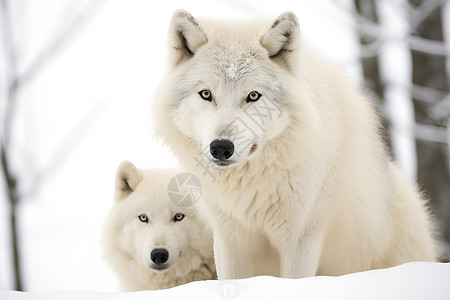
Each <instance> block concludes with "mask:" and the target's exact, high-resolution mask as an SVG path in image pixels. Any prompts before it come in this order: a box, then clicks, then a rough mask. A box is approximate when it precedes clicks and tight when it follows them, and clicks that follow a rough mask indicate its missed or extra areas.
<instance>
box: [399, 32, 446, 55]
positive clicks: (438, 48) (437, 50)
mask: <svg viewBox="0 0 450 300" xmlns="http://www.w3.org/2000/svg"><path fill="white" fill-rule="evenodd" d="M408 42H409V46H410V48H411V49H412V50H415V51H419V52H423V53H428V54H433V55H442V56H446V55H450V53H449V51H448V49H447V48H446V46H445V44H444V43H443V42H441V41H433V40H429V39H424V38H421V37H418V36H409V37H408Z"/></svg>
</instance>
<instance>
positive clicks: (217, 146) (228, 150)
mask: <svg viewBox="0 0 450 300" xmlns="http://www.w3.org/2000/svg"><path fill="white" fill-rule="evenodd" d="M209 152H210V153H211V155H212V157H214V158H215V159H221V160H225V159H229V158H230V157H231V156H232V155H233V152H234V145H233V143H232V142H231V141H229V140H223V139H218V140H214V141H213V142H212V143H211V145H209Z"/></svg>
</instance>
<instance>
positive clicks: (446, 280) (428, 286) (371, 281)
mask: <svg viewBox="0 0 450 300" xmlns="http://www.w3.org/2000/svg"><path fill="white" fill-rule="evenodd" d="M0 299H5V300H6V299H8V300H9V299H33V300H34V299H45V300H53V299H55V300H56V299H58V300H59V299H69V300H71V299H74V300H75V299H77V300H78V299H83V300H90V299H92V300H109V299H127V300H137V299H143V300H144V299H145V300H148V299H158V300H164V299H183V300H187V299H195V300H199V299H208V300H213V299H258V300H264V299H282V300H287V299H296V300H298V299H321V300H322V299H345V300H351V299H358V300H359V299H365V300H367V299H376V300H380V299H384V300H386V299H395V300H399V299H408V300H413V299H433V300H440V299H442V300H444V299H445V300H448V299H450V264H449V263H446V264H444V263H408V264H404V265H401V266H397V267H394V268H389V269H382V270H373V271H367V272H361V273H354V274H349V275H344V276H338V277H328V276H319V277H311V278H303V279H282V278H276V277H270V276H259V277H252V278H247V279H241V280H221V281H201V282H192V283H189V284H186V285H183V286H178V287H175V288H172V289H167V290H159V291H143V292H134V293H99V292H36V293H23V292H15V291H0Z"/></svg>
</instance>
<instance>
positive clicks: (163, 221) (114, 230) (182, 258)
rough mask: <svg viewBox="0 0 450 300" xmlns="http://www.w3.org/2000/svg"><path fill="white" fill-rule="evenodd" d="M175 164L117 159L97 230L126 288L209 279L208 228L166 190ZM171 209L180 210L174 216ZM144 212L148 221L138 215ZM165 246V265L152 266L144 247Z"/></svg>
mask: <svg viewBox="0 0 450 300" xmlns="http://www.w3.org/2000/svg"><path fill="white" fill-rule="evenodd" d="M178 173H180V170H138V169H136V167H134V165H132V164H131V163H130V162H123V163H122V164H121V165H120V167H119V169H118V171H117V175H116V193H115V200H114V204H113V207H112V209H111V212H110V213H109V216H108V218H107V219H106V222H105V225H104V232H103V250H104V255H105V258H106V259H107V261H108V262H109V264H110V265H111V266H112V267H113V269H114V270H115V271H116V272H117V273H118V275H119V279H120V283H121V287H122V289H124V290H126V291H138V290H153V289H164V288H170V287H174V286H177V285H180V284H184V283H188V282H191V281H194V280H206V279H215V278H216V273H215V265H214V258H213V250H212V247H213V245H212V235H211V232H210V231H209V230H208V229H207V228H206V227H205V226H204V225H203V223H201V222H200V221H199V220H198V219H197V216H196V214H197V213H196V210H195V207H194V206H190V207H179V206H178V205H176V204H174V203H172V202H171V201H170V200H169V198H168V194H167V186H168V184H169V181H170V180H171V179H172V178H173V176H175V175H176V174H178ZM176 213H182V214H184V215H185V217H184V219H183V220H181V221H179V222H174V221H173V217H174V215H175V214H176ZM141 214H146V215H147V216H148V218H149V222H148V223H144V222H141V221H140V220H139V218H138V216H139V215H141ZM155 248H165V249H167V250H168V251H169V260H168V264H170V267H168V268H167V269H166V270H164V271H157V270H154V269H152V268H151V267H150V266H151V265H152V262H151V259H150V253H151V251H152V250H153V249H155Z"/></svg>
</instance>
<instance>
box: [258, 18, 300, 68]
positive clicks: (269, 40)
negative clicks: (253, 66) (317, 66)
mask: <svg viewBox="0 0 450 300" xmlns="http://www.w3.org/2000/svg"><path fill="white" fill-rule="evenodd" d="M299 39H300V26H299V23H298V20H297V17H296V16H295V14H294V13H293V12H290V11H287V12H285V13H283V14H281V15H280V16H279V17H278V18H277V19H276V20H275V22H274V23H273V24H272V27H270V29H269V30H268V31H267V32H266V33H265V34H264V35H263V37H262V38H261V45H262V46H263V47H264V48H266V50H267V51H268V52H269V57H270V58H271V59H272V60H274V61H275V62H277V63H280V64H282V65H284V66H286V67H288V68H289V67H290V66H291V63H292V61H291V57H292V55H291V54H292V52H294V51H295V50H296V49H297V48H298V46H299Z"/></svg>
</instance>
